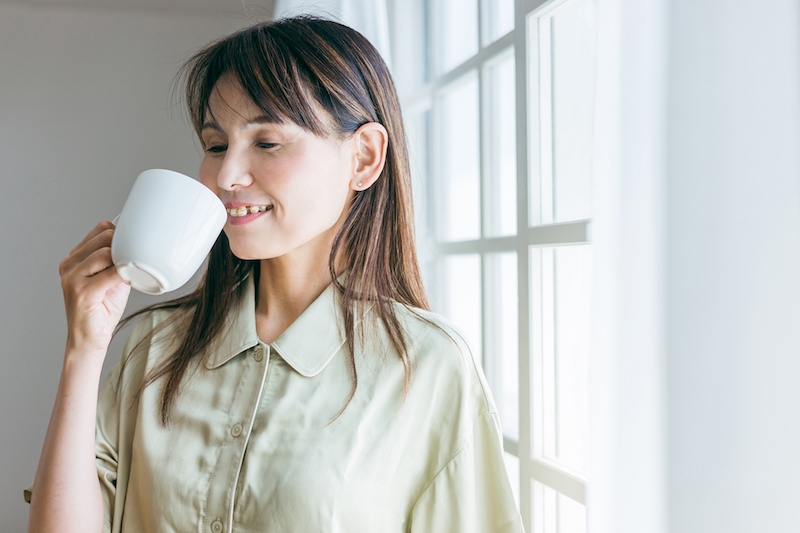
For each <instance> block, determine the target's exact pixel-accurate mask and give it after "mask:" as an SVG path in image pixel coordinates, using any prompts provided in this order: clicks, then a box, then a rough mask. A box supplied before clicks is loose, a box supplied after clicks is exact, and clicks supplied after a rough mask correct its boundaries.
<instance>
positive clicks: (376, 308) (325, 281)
mask: <svg viewBox="0 0 800 533" xmlns="http://www.w3.org/2000/svg"><path fill="white" fill-rule="evenodd" d="M183 73H184V75H185V78H186V97H187V104H188V108H189V112H190V115H191V118H192V122H193V124H194V127H195V129H196V130H197V133H198V135H199V136H200V140H201V143H202V145H203V147H204V149H205V157H204V159H203V163H202V165H201V168H200V181H201V182H202V183H203V184H205V185H206V186H207V187H209V188H210V189H211V190H213V191H214V192H215V193H216V194H217V195H218V196H219V197H220V198H221V199H222V201H223V202H224V203H225V206H226V208H227V209H228V213H229V217H228V222H227V224H226V226H225V229H224V232H223V234H222V235H221V236H220V238H219V240H218V241H217V243H216V244H215V246H214V248H213V249H212V251H211V254H210V259H209V265H208V270H207V272H206V274H205V277H204V279H203V281H202V282H201V284H200V285H199V287H198V288H197V290H196V291H195V292H194V293H192V294H191V295H189V296H187V297H184V298H181V299H178V300H175V301H173V302H169V303H166V304H159V305H155V306H152V307H150V308H148V309H146V310H144V311H143V312H141V313H137V315H139V316H140V320H139V321H138V323H137V325H136V327H135V328H134V331H133V333H132V334H131V337H130V339H129V340H128V343H127V344H126V347H125V354H124V357H123V358H122V359H121V361H120V363H119V364H118V365H117V367H116V369H115V370H114V371H113V372H112V374H111V376H110V377H109V379H108V380H107V381H106V383H105V384H104V385H103V387H102V388H101V391H100V395H99V399H97V400H96V399H95V394H94V392H93V391H94V390H96V389H95V387H96V386H97V382H98V380H99V375H100V369H101V366H102V362H103V359H104V358H105V354H106V351H107V348H108V344H109V342H110V339H111V336H112V332H113V330H114V327H115V326H116V324H117V322H118V321H119V318H120V316H121V314H122V310H123V309H124V307H125V303H126V301H127V297H128V292H129V288H128V287H127V285H125V284H124V283H123V282H122V280H121V279H120V278H119V277H118V276H117V274H116V272H115V269H114V268H113V265H112V263H111V257H110V249H109V246H110V243H111V238H112V236H113V231H114V229H113V225H112V224H111V223H109V222H102V223H100V224H99V225H98V226H97V227H96V228H94V230H92V232H90V233H89V235H87V237H86V238H85V239H84V240H83V242H81V243H80V244H79V245H78V246H77V247H76V248H75V249H74V250H73V251H72V252H71V253H70V255H69V257H67V258H66V259H65V260H64V261H63V262H62V264H61V275H62V286H63V288H64V294H65V302H66V308H67V318H68V326H69V335H68V341H67V350H66V355H65V362H64V370H63V373H62V377H61V383H60V386H59V391H58V394H57V398H56V405H55V408H54V412H53V416H52V419H51V423H50V427H49V429H48V433H47V437H46V440H45V444H44V448H43V452H42V457H41V460H40V464H39V469H38V471H37V474H36V480H35V483H34V487H35V488H34V489H33V491H32V496H31V499H30V502H31V520H30V531H80V532H81V533H86V532H90V531H98V532H99V531H101V530H105V531H115V532H117V531H124V532H167V531H180V532H186V531H209V532H212V533H222V532H228V531H253V532H255V531H270V532H313V531H342V532H384V531H386V532H394V531H397V532H401V531H436V532H440V531H476V532H477V531H492V532H500V531H521V530H522V527H521V523H520V519H519V515H518V513H517V511H516V507H515V505H514V502H513V498H512V496H511V490H510V487H509V483H508V479H507V478H506V474H505V470H504V466H503V460H502V448H501V437H500V435H501V434H500V431H499V425H498V419H497V414H496V412H495V407H494V403H493V401H492V399H491V396H490V394H489V391H488V388H487V387H486V384H485V380H484V378H483V375H482V372H481V370H480V366H479V365H478V364H477V363H476V361H475V360H474V358H473V356H472V355H471V353H470V351H469V349H468V348H467V346H466V345H465V343H464V341H463V339H462V337H461V336H460V335H459V334H458V333H457V332H456V331H455V330H453V329H452V327H451V326H449V325H448V324H447V323H446V322H445V321H444V320H443V319H442V318H440V317H438V316H436V315H434V314H432V313H430V312H428V311H427V310H426V309H427V302H426V298H425V294H424V291H423V288H422V283H421V279H420V274H419V269H418V265H417V260H416V256H415V252H414V244H413V228H412V220H413V217H412V212H411V191H410V177H409V170H408V157H407V153H406V147H405V136H404V132H403V126H402V121H401V114H400V109H399V105H398V103H397V98H396V94H395V91H394V87H393V85H392V82H391V78H390V76H389V73H388V71H387V69H386V66H385V64H384V63H383V61H382V60H381V58H380V57H379V55H378V54H377V52H376V51H375V49H374V48H373V47H372V46H371V45H370V44H369V43H368V42H367V41H366V39H364V38H363V37H362V36H361V35H360V34H358V33H357V32H355V31H353V30H351V29H349V28H347V27H344V26H342V25H340V24H337V23H334V22H330V21H324V20H319V19H314V18H308V17H301V18H294V19H285V20H281V21H277V22H275V23H268V24H262V25H258V26H255V27H252V28H248V29H246V30H243V31H240V32H238V33H235V34H233V35H231V36H229V37H226V38H224V39H222V40H220V41H218V42H216V43H212V44H211V45H209V46H208V47H207V48H206V49H204V50H202V51H201V52H199V53H198V54H196V55H195V57H194V58H192V59H191V60H190V61H189V63H188V64H187V65H186V67H185V69H184V71H183ZM178 208H179V206H178ZM98 476H99V480H100V483H98V481H97V480H98Z"/></svg>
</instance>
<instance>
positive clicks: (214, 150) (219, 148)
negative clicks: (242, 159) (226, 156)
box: [206, 144, 228, 154]
mask: <svg viewBox="0 0 800 533" xmlns="http://www.w3.org/2000/svg"><path fill="white" fill-rule="evenodd" d="M227 149H228V147H227V146H226V145H224V144H215V145H213V146H209V147H208V148H206V152H208V153H209V154H221V153H222V152H224V151H225V150H227Z"/></svg>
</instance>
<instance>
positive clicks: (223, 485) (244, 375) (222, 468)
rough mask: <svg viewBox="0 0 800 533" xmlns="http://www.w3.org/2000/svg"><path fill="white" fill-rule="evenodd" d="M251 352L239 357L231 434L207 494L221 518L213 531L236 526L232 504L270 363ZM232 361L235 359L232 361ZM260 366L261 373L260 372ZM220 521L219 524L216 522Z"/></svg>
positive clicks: (264, 355)
mask: <svg viewBox="0 0 800 533" xmlns="http://www.w3.org/2000/svg"><path fill="white" fill-rule="evenodd" d="M258 349H261V350H262V352H261V353H262V356H261V357H262V360H263V359H264V358H267V360H269V359H268V358H269V352H268V351H267V352H265V351H263V348H261V346H259V347H257V348H256V350H258ZM255 353H256V352H255V351H253V352H252V355H253V359H255ZM250 355H251V354H247V353H243V354H240V358H239V359H238V364H239V365H240V366H239V369H238V371H239V372H241V378H240V382H239V386H238V387H237V389H238V392H237V394H236V397H235V399H234V401H233V404H232V405H231V406H230V411H229V417H228V420H229V422H228V423H229V424H232V425H230V426H228V427H229V429H228V430H227V433H228V435H229V437H228V438H227V439H225V441H224V443H223V444H222V446H223V447H222V449H221V451H220V454H219V458H218V462H217V468H216V469H215V470H216V475H215V479H212V480H211V485H210V490H209V496H208V509H209V511H210V513H209V514H211V516H214V515H216V516H217V517H220V518H216V519H215V520H214V521H213V522H211V524H210V525H209V528H210V532H211V533H223V532H224V531H226V530H230V529H231V528H232V527H233V523H232V522H233V507H234V502H235V498H236V491H237V486H238V484H239V476H240V474H241V469H242V465H243V459H244V454H245V451H246V449H247V445H248V441H249V436H250V435H249V432H250V431H251V430H252V426H253V420H254V418H255V414H256V412H257V410H258V407H259V405H260V403H261V396H262V394H263V390H264V381H265V380H266V376H267V368H268V366H269V365H268V364H257V363H258V362H255V363H254V362H253V360H250V357H249V356H250ZM242 357H243V358H244V359H242ZM248 360H249V362H248ZM232 362H234V361H231V362H230V363H232ZM230 363H228V364H230ZM258 369H260V370H261V372H258ZM220 370H221V369H220ZM217 522H219V524H218V525H215V524H217ZM226 523H227V526H226V525H225V524H226ZM214 528H219V529H214Z"/></svg>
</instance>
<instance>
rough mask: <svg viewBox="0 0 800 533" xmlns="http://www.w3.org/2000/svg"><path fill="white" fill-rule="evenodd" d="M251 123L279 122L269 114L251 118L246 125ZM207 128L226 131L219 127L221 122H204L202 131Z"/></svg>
mask: <svg viewBox="0 0 800 533" xmlns="http://www.w3.org/2000/svg"><path fill="white" fill-rule="evenodd" d="M251 124H278V122H277V121H276V120H275V119H273V118H270V117H268V116H267V115H258V116H257V117H254V118H252V119H250V120H249V121H248V122H247V124H246V126H250V125H251ZM206 129H211V130H216V131H218V132H220V133H224V132H223V131H222V128H220V127H219V124H217V123H216V122H214V121H206V122H204V123H203V125H202V126H201V127H200V131H203V130H206Z"/></svg>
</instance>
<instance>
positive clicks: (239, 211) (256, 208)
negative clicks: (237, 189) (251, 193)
mask: <svg viewBox="0 0 800 533" xmlns="http://www.w3.org/2000/svg"><path fill="white" fill-rule="evenodd" d="M269 208H270V206H266V205H243V206H242V207H231V208H230V209H227V210H226V211H228V214H229V215H230V216H232V217H234V218H235V217H243V216H245V215H249V214H251V213H259V212H262V213H263V212H264V211H266V210H267V209H269Z"/></svg>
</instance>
